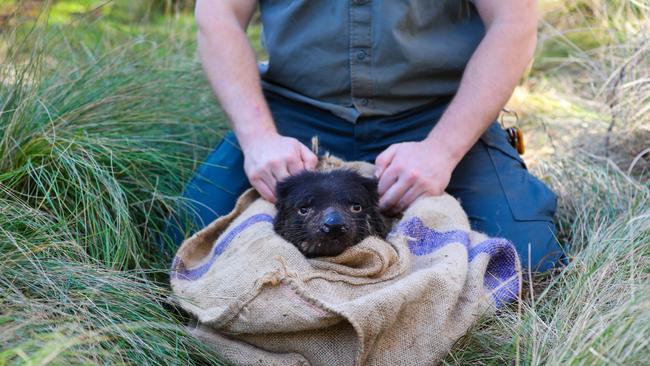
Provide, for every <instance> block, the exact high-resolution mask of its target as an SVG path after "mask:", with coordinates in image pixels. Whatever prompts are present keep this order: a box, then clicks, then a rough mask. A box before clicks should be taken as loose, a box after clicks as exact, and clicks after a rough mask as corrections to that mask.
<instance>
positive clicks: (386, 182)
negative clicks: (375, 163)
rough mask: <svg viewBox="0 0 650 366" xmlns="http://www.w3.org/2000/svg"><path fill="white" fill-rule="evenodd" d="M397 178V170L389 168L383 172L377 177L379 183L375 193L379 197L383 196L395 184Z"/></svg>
mask: <svg viewBox="0 0 650 366" xmlns="http://www.w3.org/2000/svg"><path fill="white" fill-rule="evenodd" d="M397 178H399V175H398V173H397V169H395V168H394V167H390V166H389V167H388V168H387V169H386V170H384V171H383V173H382V174H381V176H379V182H378V184H377V193H379V196H383V195H384V194H385V193H386V191H388V189H389V188H390V187H391V186H392V185H393V184H394V183H395V182H397Z"/></svg>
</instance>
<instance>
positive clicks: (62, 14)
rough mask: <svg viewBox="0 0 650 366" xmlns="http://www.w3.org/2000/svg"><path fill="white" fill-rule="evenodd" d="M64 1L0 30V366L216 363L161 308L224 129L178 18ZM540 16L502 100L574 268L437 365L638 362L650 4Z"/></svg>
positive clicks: (649, 271) (641, 359)
mask: <svg viewBox="0 0 650 366" xmlns="http://www.w3.org/2000/svg"><path fill="white" fill-rule="evenodd" d="M60 3H61V4H62V5H59V8H54V10H53V11H54V13H50V15H52V14H54V15H55V16H52V17H47V16H46V15H47V14H41V17H40V18H38V20H37V21H36V23H34V18H33V16H30V17H27V18H26V19H22V20H20V21H19V22H16V24H15V27H12V28H8V29H5V30H3V32H2V33H0V59H1V60H2V62H0V157H2V158H1V159H0V254H1V255H2V261H0V309H1V310H0V365H14V364H15V365H18V364H21V365H22V364H29V365H36V364H39V365H40V364H56V365H58V364H137V365H141V364H143V365H169V364H183V365H185V364H205V363H213V364H218V357H217V356H216V355H215V354H213V353H211V351H210V350H209V349H207V348H206V347H205V346H203V345H202V344H200V343H199V342H197V341H196V340H194V339H193V338H192V337H190V336H189V335H188V334H187V332H186V331H185V330H184V325H183V324H184V322H185V320H186V319H185V318H184V315H183V314H181V313H179V312H178V310H177V309H175V308H174V307H173V306H172V305H170V304H169V301H168V296H169V295H170V294H169V291H170V290H169V287H168V285H167V279H166V273H167V268H168V266H169V263H170V260H171V258H170V252H171V248H170V247H169V246H167V247H165V246H164V245H163V247H161V246H160V245H159V244H157V243H158V240H157V237H158V235H159V234H160V232H161V228H162V226H163V223H164V219H165V218H166V217H167V216H168V215H169V214H170V213H171V212H173V211H174V210H178V209H179V208H180V207H182V205H183V202H182V200H181V199H180V198H179V194H180V192H181V190H182V188H183V186H184V184H185V183H186V182H187V180H188V179H189V178H190V176H191V174H192V172H193V171H194V169H195V168H196V167H197V164H199V163H200V162H201V161H202V159H203V158H204V157H205V156H206V154H207V153H208V152H209V151H210V150H211V148H212V147H213V146H214V145H215V144H216V142H217V141H218V140H219V138H220V136H221V135H222V133H223V132H224V129H225V122H224V119H223V116H222V115H221V113H220V112H219V110H218V108H217V106H216V104H215V101H214V98H213V97H212V94H211V91H210V89H209V87H208V85H207V82H206V81H205V78H204V76H203V74H202V72H201V69H200V66H199V65H198V63H197V60H196V57H195V42H194V39H195V36H194V25H193V22H192V19H191V17H190V16H189V15H184V14H179V15H173V16H169V17H160V16H155V15H152V14H149V13H148V10H147V9H144V10H143V9H140V8H139V9H132V8H129V6H130V5H128V3H127V2H123V1H117V2H115V3H112V4H111V7H110V8H108V10H102V11H101V12H99V13H98V12H97V11H92V10H91V11H90V12H88V13H83V12H84V11H86V10H88V9H89V8H84V9H85V10H84V9H81V10H79V9H78V8H75V6H74V5H71V3H75V2H73V1H62V2H60ZM66 4H67V5H66ZM89 4H90V5H89ZM92 4H93V2H92V1H90V2H88V1H85V2H83V4H82V5H83V6H89V7H90V9H92ZM635 4H636V5H635ZM0 5H2V4H0ZM64 5H65V6H64ZM66 6H67V7H66ZM644 7H645V8H644ZM0 8H1V7H0ZM66 9H67V10H66ZM74 9H77V10H74ZM125 9H126V10H125ZM543 9H544V12H543V14H544V19H545V21H544V22H543V24H542V25H541V34H540V43H539V51H538V54H537V56H536V61H535V64H534V66H533V68H532V70H531V72H530V73H529V74H528V76H527V78H526V79H525V80H524V81H523V83H522V86H521V87H520V88H519V89H518V91H517V92H516V93H515V97H514V98H513V101H512V103H511V105H512V106H513V107H514V108H515V109H517V111H518V112H519V113H520V115H522V126H524V130H525V131H526V133H527V138H528V141H529V144H528V146H529V151H531V152H530V153H528V154H527V155H526V159H527V161H529V162H530V163H531V165H532V166H533V167H534V170H535V172H536V174H537V175H538V176H540V177H542V179H544V180H545V181H547V182H548V183H549V184H550V185H551V186H552V187H553V188H554V189H555V190H556V191H557V192H558V194H559V197H560V202H559V213H558V223H559V225H560V237H561V239H562V241H564V242H566V244H567V254H568V255H569V257H570V260H571V261H570V264H569V265H568V266H567V267H566V268H564V269H563V270H559V271H557V272H555V273H551V274H545V275H542V276H535V277H534V278H533V280H532V281H529V283H528V284H527V285H526V288H525V295H524V299H523V301H521V302H520V303H519V304H513V306H512V307H510V308H508V309H505V310H503V311H501V312H500V313H499V314H498V316H495V317H489V318H486V319H483V320H482V321H481V322H480V323H479V324H477V325H476V326H475V327H474V328H473V329H472V331H471V332H469V333H468V334H467V335H466V336H465V337H463V338H462V339H461V340H460V341H459V342H458V343H457V344H456V346H455V347H454V349H453V351H452V353H451V354H450V355H449V356H448V357H447V359H446V360H445V363H446V364H476V365H483V364H494V365H501V364H504V363H508V364H512V363H515V364H522V365H538V364H572V365H593V364H643V363H647V359H648V357H650V341H648V339H650V322H648V321H647V319H650V179H649V178H650V168H648V166H649V165H648V164H649V161H648V160H649V159H648V158H647V157H644V155H642V154H641V152H642V151H643V150H644V149H645V148H647V147H649V146H648V145H649V143H648V141H650V140H649V139H648V138H647V136H648V133H650V113H649V111H650V108H648V107H647V106H648V105H650V88H648V85H650V84H648V80H650V65H649V64H648V63H649V62H650V61H649V60H650V50H648V49H647V48H643V47H646V46H647V39H646V41H645V42H646V43H643V42H644V38H643V37H644V36H643V35H644V34H645V35H647V34H648V33H649V31H650V24H649V22H648V15H647V14H650V12H639V11H638V10H639V9H650V3H649V2H648V1H647V0H642V1H637V2H635V3H632V2H625V1H595V0H593V1H586V0H585V1H574V2H569V3H566V2H560V1H544V2H543ZM0 10H1V9H0ZM80 12H81V13H80ZM0 13H1V11H0ZM134 14H136V15H134ZM567 14H569V15H567ZM141 17H145V18H146V19H147V21H146V22H140V21H137V19H140V18H141ZM259 34H260V33H259V28H254V29H252V30H251V37H252V38H253V39H259ZM258 55H260V56H261V57H263V56H262V55H263V52H261V51H259V50H258ZM622 65H627V66H625V72H624V73H623V74H621V72H620V71H621V68H622ZM612 120H614V126H613V128H611V129H610V126H611V125H612ZM606 139H608V140H609V148H608V151H605V150H604V148H603V146H604V143H605V140H606ZM606 156H607V158H606ZM635 157H636V158H637V159H636V163H635V164H634V166H633V167H632V168H633V169H631V174H627V170H628V168H629V167H630V164H631V162H632V161H633V160H635V159H634V158H635Z"/></svg>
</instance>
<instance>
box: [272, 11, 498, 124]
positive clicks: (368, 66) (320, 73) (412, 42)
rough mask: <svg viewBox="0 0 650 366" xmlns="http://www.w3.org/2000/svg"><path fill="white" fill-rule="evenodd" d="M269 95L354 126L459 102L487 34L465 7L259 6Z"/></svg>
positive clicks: (472, 12)
mask: <svg viewBox="0 0 650 366" xmlns="http://www.w3.org/2000/svg"><path fill="white" fill-rule="evenodd" d="M260 9H261V15H262V25H263V43H264V46H265V48H266V50H267V53H268V55H269V59H268V62H263V63H261V64H260V72H261V76H262V85H263V88H264V89H266V90H269V91H273V92H276V93H279V94H281V95H283V96H285V97H289V98H292V99H294V100H298V101H301V102H306V103H309V104H312V105H314V106H317V107H321V108H324V109H327V110H329V111H331V112H332V113H334V114H335V115H337V116H339V117H342V118H344V119H346V120H348V121H350V122H355V121H356V120H357V119H358V118H359V117H360V116H380V115H393V114H396V113H399V112H402V111H405V110H408V109H411V108H415V107H418V106H421V105H424V104H426V103H429V102H432V101H434V100H436V99H437V98H440V97H442V96H449V95H453V94H454V93H455V92H456V90H457V89H458V85H459V83H460V79H461V76H462V74H463V70H464V69H465V66H466V65H467V62H468V60H469V58H470V57H471V55H472V54H473V52H474V50H475V49H476V47H477V46H478V44H479V42H480V41H481V39H482V38H483V35H484V33H485V29H484V26H483V23H482V21H481V19H480V17H479V15H478V13H477V11H476V8H475V7H474V5H473V4H472V3H470V2H469V1H467V0H260Z"/></svg>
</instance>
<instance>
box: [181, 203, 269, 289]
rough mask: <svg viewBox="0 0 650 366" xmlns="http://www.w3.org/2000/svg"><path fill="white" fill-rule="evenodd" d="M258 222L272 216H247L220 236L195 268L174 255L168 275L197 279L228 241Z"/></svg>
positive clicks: (184, 278) (226, 245)
mask: <svg viewBox="0 0 650 366" xmlns="http://www.w3.org/2000/svg"><path fill="white" fill-rule="evenodd" d="M259 222H273V217H272V216H271V215H268V214H256V215H253V216H251V217H249V218H247V219H246V220H244V221H243V222H242V223H240V224H239V225H237V226H235V227H234V228H233V229H232V230H230V231H229V232H228V233H227V234H226V235H225V236H224V237H222V238H221V240H220V241H219V242H218V243H217V245H215V246H214V249H213V250H212V255H211V256H210V259H209V260H208V261H207V262H206V263H204V264H202V265H200V266H198V267H196V268H192V269H187V268H186V267H185V264H184V263H183V260H182V259H180V258H178V257H174V261H173V262H172V270H171V274H170V276H171V277H172V278H175V279H181V280H188V281H195V280H198V279H199V278H201V277H202V276H203V275H204V274H205V273H206V272H207V271H208V270H209V269H210V267H212V264H213V263H214V262H215V261H216V260H217V257H218V256H219V255H221V253H223V252H224V251H225V250H226V249H227V248H228V246H230V243H231V242H232V240H233V239H234V238H235V237H236V236H237V235H239V234H241V232H242V231H244V230H246V229H247V228H248V227H250V226H251V225H254V224H257V223H259Z"/></svg>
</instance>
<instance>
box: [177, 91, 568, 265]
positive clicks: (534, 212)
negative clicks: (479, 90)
mask: <svg viewBox="0 0 650 366" xmlns="http://www.w3.org/2000/svg"><path fill="white" fill-rule="evenodd" d="M266 99H267V101H268V104H269V106H270V108H271V112H272V114H273V118H274V120H275V123H276V126H277V128H278V131H279V132H280V134H282V135H284V136H292V137H295V138H297V139H298V140H300V141H301V142H302V143H303V144H305V145H306V146H310V140H311V138H312V136H318V139H319V143H320V147H321V151H329V152H330V153H331V154H332V155H335V156H337V157H340V158H343V159H345V160H364V161H368V162H374V159H375V157H376V156H377V155H378V154H379V153H381V152H382V151H383V150H384V149H386V148H387V147H388V146H390V145H391V144H395V143H398V142H404V141H419V140H422V139H424V138H425V137H426V136H427V134H428V133H429V131H431V129H432V128H433V126H434V125H435V124H436V122H437V121H438V119H439V118H440V116H441V115H442V113H443V111H444V110H445V108H446V107H447V104H448V102H449V100H444V101H441V102H437V103H435V104H431V105H426V106H424V107H419V108H417V109H414V110H411V111H407V112H404V113H401V114H398V115H394V116H389V117H367V118H361V119H360V120H359V121H358V122H357V123H356V124H352V123H350V122H347V121H345V120H343V119H341V118H339V117H336V116H335V115H333V114H332V113H330V112H328V111H325V110H321V109H318V108H316V107H313V106H310V105H307V104H303V103H299V102H295V101H292V100H289V99H286V98H284V97H281V96H278V95H276V94H271V93H267V94H266ZM458 128H463V127H462V126H459V127H458ZM414 158H415V157H414ZM419 158H426V157H419ZM243 164H244V156H243V154H242V151H241V149H240V147H239V144H238V143H237V139H236V138H235V136H234V134H233V133H232V132H229V133H227V134H226V135H225V136H224V138H223V140H222V141H221V143H219V145H218V146H217V147H216V148H215V150H214V151H213V152H212V153H211V154H210V156H209V157H208V158H207V160H206V161H205V162H204V163H203V164H202V165H201V166H200V167H199V169H198V170H197V172H196V173H195V175H194V177H193V178H192V180H191V181H190V183H189V184H188V185H187V187H186V189H185V192H184V194H183V195H184V197H185V198H186V199H187V200H188V202H190V204H189V205H190V208H191V212H192V214H191V215H190V216H191V220H192V221H194V222H195V224H196V225H195V227H202V226H204V225H206V224H208V223H210V222H211V221H213V220H214V219H216V218H217V217H219V216H221V215H224V214H226V213H228V212H229V211H230V210H232V208H233V207H234V204H235V201H236V199H237V197H238V196H239V195H240V194H241V193H242V192H244V191H245V190H246V189H247V188H249V187H250V184H249V182H248V179H247V178H246V176H245V174H244V168H243ZM447 192H448V193H449V194H451V195H453V196H454V197H456V198H457V199H458V200H460V203H461V205H462V206H463V208H464V209H465V211H466V212H467V214H468V216H469V219H470V222H471V224H472V227H473V229H475V230H477V231H481V232H484V233H486V234H488V235H490V236H496V237H504V238H507V239H509V240H511V241H512V242H513V243H514V244H515V246H516V247H517V249H518V251H519V255H520V257H521V260H522V264H523V265H524V268H527V266H528V265H529V264H530V266H531V268H532V269H533V270H539V271H543V270H546V269H549V268H551V267H553V266H554V265H555V263H557V262H558V259H559V258H560V257H561V255H562V252H561V249H560V246H559V245H558V242H557V240H556V238H555V226H554V224H553V215H554V213H555V209H556V197H555V194H554V193H553V192H552V191H551V190H550V189H549V188H548V187H547V186H546V185H545V184H544V183H542V182H541V181H540V180H539V179H537V178H536V177H534V176H533V175H531V174H530V173H529V172H528V170H527V168H526V165H525V164H524V162H523V160H522V159H521V157H520V156H519V154H517V152H516V151H515V149H513V148H512V146H510V144H509V143H508V141H507V138H506V135H505V132H504V131H503V130H502V129H501V128H500V126H499V125H498V124H497V123H496V122H495V123H493V124H492V125H491V126H490V127H489V128H488V129H487V131H486V132H485V133H484V134H483V136H481V138H480V140H479V141H478V142H477V143H476V144H475V145H474V147H472V149H471V150H470V151H469V152H468V153H467V155H466V156H465V157H464V158H463V159H462V160H461V162H460V163H459V164H458V166H457V167H456V169H455V170H454V172H453V174H452V177H451V182H450V183H449V186H448V187H447ZM170 226H171V229H169V230H168V232H169V233H170V235H171V236H172V237H173V240H175V241H176V242H177V243H178V244H180V242H181V241H182V239H183V238H184V237H186V236H187V234H189V233H188V232H185V231H183V230H181V229H180V228H179V225H170ZM529 259H530V261H529Z"/></svg>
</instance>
